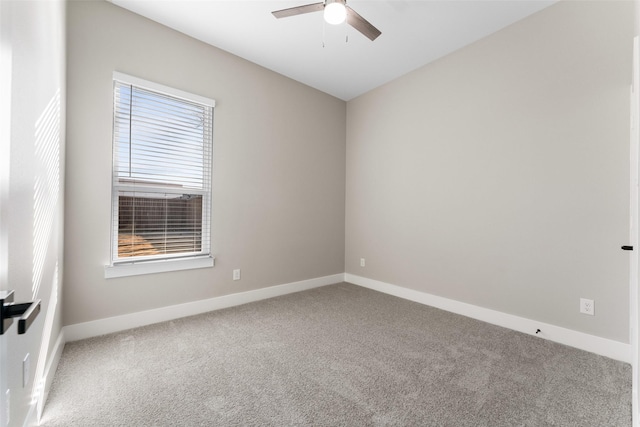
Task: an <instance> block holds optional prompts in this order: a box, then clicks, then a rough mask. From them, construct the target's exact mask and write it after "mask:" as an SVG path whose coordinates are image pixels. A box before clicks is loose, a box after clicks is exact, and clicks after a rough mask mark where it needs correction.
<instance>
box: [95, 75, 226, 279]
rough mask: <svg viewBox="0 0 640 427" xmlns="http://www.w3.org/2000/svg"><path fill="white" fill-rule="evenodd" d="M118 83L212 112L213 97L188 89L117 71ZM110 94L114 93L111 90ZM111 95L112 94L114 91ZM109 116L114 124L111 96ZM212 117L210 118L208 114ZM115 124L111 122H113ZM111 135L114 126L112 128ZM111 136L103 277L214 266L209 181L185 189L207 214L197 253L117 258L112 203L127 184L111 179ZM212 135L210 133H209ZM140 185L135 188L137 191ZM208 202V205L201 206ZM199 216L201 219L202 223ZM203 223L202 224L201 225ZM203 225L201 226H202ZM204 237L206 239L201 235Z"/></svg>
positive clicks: (113, 169)
mask: <svg viewBox="0 0 640 427" xmlns="http://www.w3.org/2000/svg"><path fill="white" fill-rule="evenodd" d="M116 81H117V82H121V83H125V84H128V85H132V86H136V87H139V88H141V89H146V90H149V91H153V92H157V93H160V94H163V95H168V96H171V97H174V98H179V99H183V100H186V101H189V102H195V103H198V104H202V105H206V106H209V107H211V109H212V112H213V109H214V107H215V100H213V99H210V98H207V97H203V96H200V95H196V94H192V93H189V92H185V91H182V90H179V89H175V88H172V87H169V86H164V85H161V84H158V83H154V82H150V81H147V80H144V79H141V78H138V77H134V76H130V75H127V74H124V73H120V72H114V73H113V83H114V85H115V83H116ZM112 94H114V92H113V91H112ZM114 95H115V94H114ZM112 119H114V123H115V99H114V111H113V112H112ZM212 120H213V117H212ZM114 126H115V125H114ZM114 134H115V128H114ZM114 138H115V137H114V136H112V144H113V150H114V156H113V160H112V162H113V163H112V168H111V174H112V189H111V192H112V193H111V204H112V205H111V233H110V239H111V240H110V246H111V256H110V262H109V264H108V265H105V278H114V277H125V276H133V275H139V274H151V273H161V272H168V271H178V270H188V269H194V268H207V267H213V266H214V261H215V259H214V257H213V256H212V254H211V218H210V215H211V205H212V201H211V198H212V183H211V182H207V183H206V188H205V189H204V190H200V191H198V190H195V191H192V190H189V191H190V192H192V193H193V194H196V193H199V194H202V195H203V214H204V213H208V215H209V218H207V220H206V225H207V226H208V228H209V229H208V230H206V232H205V230H203V233H202V234H203V238H202V251H201V253H199V254H182V255H181V254H176V255H174V256H163V257H158V256H151V257H136V258H135V259H127V258H122V259H117V253H118V239H117V230H118V215H117V212H118V209H117V208H116V207H115V206H114V205H113V204H114V203H117V201H116V200H115V198H116V197H117V196H118V194H119V192H120V191H123V190H124V191H126V190H127V188H128V187H126V186H122V185H118V184H116V183H115V179H114V178H113V176H114V174H115V170H116V169H115V166H116V165H115V162H116V153H115V145H116V143H115V140H114ZM212 138H213V136H212ZM210 144H211V145H210V147H209V149H210V150H211V156H210V157H211V164H210V165H208V166H209V173H208V174H205V176H207V175H208V176H209V178H210V179H211V177H212V176H213V141H212V140H211V141H210ZM142 189H143V188H141V187H139V190H142ZM178 192H179V193H183V192H184V191H183V190H178ZM205 204H208V206H205ZM204 218H205V217H204V216H203V222H205V220H204ZM203 226H204V224H203ZM203 228H204V227H203ZM205 236H206V238H205Z"/></svg>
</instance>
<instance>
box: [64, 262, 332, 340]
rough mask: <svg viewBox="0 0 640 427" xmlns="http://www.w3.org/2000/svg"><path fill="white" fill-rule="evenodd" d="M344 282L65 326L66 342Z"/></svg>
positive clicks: (313, 282) (312, 282) (296, 285)
mask: <svg viewBox="0 0 640 427" xmlns="http://www.w3.org/2000/svg"><path fill="white" fill-rule="evenodd" d="M342 281H344V273H340V274H334V275H331V276H324V277H318V278H315V279H309V280H302V281H300V282H293V283H287V284H284V285H277V286H271V287H268V288H262V289H256V290H253V291H247V292H240V293H237V294H231V295H224V296H221V297H216V298H210V299H206V300H200V301H193V302H188V303H184V304H177V305H172V306H169V307H161V308H157V309H153V310H147V311H141V312H137V313H131V314H125V315H122V316H115V317H109V318H107V319H100V320H94V321H91V322H85V323H77V324H75V325H69V326H65V327H64V328H63V330H64V336H65V337H66V340H67V342H71V341H78V340H81V339H85V338H91V337H96V336H99V335H105V334H110V333H113V332H120V331H124V330H127V329H131V328H137V327H140V326H146V325H151V324H153V323H159V322H165V321H168V320H174V319H178V318H181V317H187V316H193V315H196V314H201V313H206V312H209V311H214V310H220V309H222V308H228V307H233V306H236V305H241V304H246V303H250V302H254V301H260V300H263V299H267V298H273V297H277V296H280V295H286V294H290V293H294V292H300V291H305V290H307V289H313V288H317V287H320V286H326V285H331V284H334V283H339V282H342Z"/></svg>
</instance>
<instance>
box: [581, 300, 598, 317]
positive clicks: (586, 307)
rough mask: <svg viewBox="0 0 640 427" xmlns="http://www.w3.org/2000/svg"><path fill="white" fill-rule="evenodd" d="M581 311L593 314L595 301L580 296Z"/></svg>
mask: <svg viewBox="0 0 640 427" xmlns="http://www.w3.org/2000/svg"><path fill="white" fill-rule="evenodd" d="M580 313H582V314H588V315H589V316H593V315H594V314H595V303H594V302H593V300H592V299H587V298H580Z"/></svg>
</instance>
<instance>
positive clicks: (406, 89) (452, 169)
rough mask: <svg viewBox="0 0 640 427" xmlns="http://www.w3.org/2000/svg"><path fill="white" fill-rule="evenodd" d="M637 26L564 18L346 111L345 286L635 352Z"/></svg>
mask: <svg viewBox="0 0 640 427" xmlns="http://www.w3.org/2000/svg"><path fill="white" fill-rule="evenodd" d="M633 16H634V10H633V3H632V2H560V3H558V4H556V5H554V6H551V7H550V8H548V9H545V10H543V11H541V12H539V13H537V14H535V15H533V16H531V17H529V18H527V19H525V20H523V21H520V22H519V23H516V24H514V25H512V26H510V27H508V28H506V29H504V30H502V31H500V32H498V33H495V34H493V35H491V36H489V37H487V38H485V39H483V40H481V41H479V42H477V43H475V44H473V45H470V46H468V47H466V48H464V49H462V50H460V51H457V52H456V53H453V54H451V55H449V56H447V57H445V58H443V59H441V60H439V61H437V62H435V63H432V64H431V65H428V66H426V67H424V68H421V69H419V70H417V71H415V72H412V73H410V74H408V75H406V76H404V77H402V78H400V79H398V80H396V81H393V82H391V83H389V84H387V85H385V86H382V87H380V88H378V89H376V90H374V91H371V92H369V93H367V94H365V95H362V96H361V97H359V98H356V99H355V100H352V101H350V102H349V103H348V105H347V117H348V120H347V181H346V182H347V186H346V191H347V206H346V271H347V272H348V273H352V274H356V275H359V276H363V277H367V278H371V279H376V280H379V281H383V282H387V283H391V284H395V285H399V286H403V287H407V288H411V289H415V290H419V291H423V292H427V293H430V294H434V295H438V296H442V297H446V298H451V299H454V300H458V301H462V302H466V303H470V304H474V305H477V306H481V307H486V308H490V309H495V310H498V311H501V312H505V313H510V314H514V315H517V316H521V317H524V318H529V319H534V320H538V321H541V322H546V323H550V324H554V325H558V326H562V327H566V328H569V329H573V330H576V331H582V332H586V333H589V334H592V335H596V336H600V337H605V338H609V339H613V340H617V341H620V342H625V343H626V342H629V317H628V316H629V278H628V254H627V253H625V252H622V251H621V250H620V249H619V248H620V245H622V244H625V242H627V241H628V236H629V228H628V224H629V88H630V83H631V47H632V36H633V32H634V23H633ZM360 258H366V267H364V268H362V267H360V266H359V259H360ZM580 297H585V298H590V299H594V300H595V312H596V315H595V316H593V317H590V316H585V315H582V314H579V311H578V303H579V298H580Z"/></svg>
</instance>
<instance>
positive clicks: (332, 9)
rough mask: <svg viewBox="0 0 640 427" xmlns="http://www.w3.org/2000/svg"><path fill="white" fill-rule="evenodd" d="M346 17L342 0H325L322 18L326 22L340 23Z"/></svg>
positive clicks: (345, 9)
mask: <svg viewBox="0 0 640 427" xmlns="http://www.w3.org/2000/svg"><path fill="white" fill-rule="evenodd" d="M345 19H347V8H346V7H345V1H344V0H327V3H326V4H325V6H324V20H325V21H327V23H328V24H331V25H338V24H342V23H343V22H344V21H345Z"/></svg>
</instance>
